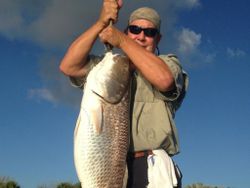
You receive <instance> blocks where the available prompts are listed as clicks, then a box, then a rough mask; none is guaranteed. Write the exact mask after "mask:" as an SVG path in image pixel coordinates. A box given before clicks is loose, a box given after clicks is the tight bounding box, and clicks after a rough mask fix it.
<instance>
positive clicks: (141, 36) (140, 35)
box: [137, 31, 145, 40]
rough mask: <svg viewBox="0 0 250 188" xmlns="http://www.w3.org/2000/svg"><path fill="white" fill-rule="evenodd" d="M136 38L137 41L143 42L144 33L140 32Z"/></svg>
mask: <svg viewBox="0 0 250 188" xmlns="http://www.w3.org/2000/svg"><path fill="white" fill-rule="evenodd" d="M137 38H138V39H139V40H144V39H145V34H144V31H141V32H140V33H139V34H138V36H137Z"/></svg>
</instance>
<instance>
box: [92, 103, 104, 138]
mask: <svg viewBox="0 0 250 188" xmlns="http://www.w3.org/2000/svg"><path fill="white" fill-rule="evenodd" d="M89 115H90V123H91V125H92V126H93V130H94V133H96V134H97V135H99V134H101V132H102V129H103V107H102V104H101V103H100V102H99V103H94V104H93V105H92V106H91V109H90V114H89Z"/></svg>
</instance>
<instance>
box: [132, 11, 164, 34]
mask: <svg viewBox="0 0 250 188" xmlns="http://www.w3.org/2000/svg"><path fill="white" fill-rule="evenodd" d="M138 19H145V20H148V21H150V22H152V23H153V24H154V25H155V27H156V28H157V29H158V30H159V31H160V27H161V18H160V16H159V14H158V13H157V12H156V10H154V9H152V8H149V7H141V8H138V9H136V10H135V11H133V12H132V13H131V15H130V18H129V24H130V23H131V22H133V21H134V20H138Z"/></svg>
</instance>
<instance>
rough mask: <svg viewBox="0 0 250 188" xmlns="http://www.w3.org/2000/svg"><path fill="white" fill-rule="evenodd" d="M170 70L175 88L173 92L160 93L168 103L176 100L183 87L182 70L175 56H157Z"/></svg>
mask: <svg viewBox="0 0 250 188" xmlns="http://www.w3.org/2000/svg"><path fill="white" fill-rule="evenodd" d="M159 57H160V58H161V59H162V60H163V61H164V62H165V63H166V64H167V65H168V67H169V68H170V71H171V73H172V75H173V77H174V82H175V83H174V84H175V87H174V89H173V90H171V91H168V92H161V93H162V94H163V95H164V96H165V97H166V100H168V101H174V100H176V99H177V98H178V97H179V96H180V94H181V92H182V90H183V88H184V87H186V86H185V81H184V76H183V73H184V72H183V70H182V67H181V65H180V62H179V60H178V58H177V56H175V55H173V54H168V55H160V56H159Z"/></svg>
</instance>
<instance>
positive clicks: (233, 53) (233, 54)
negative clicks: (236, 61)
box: [227, 48, 246, 58]
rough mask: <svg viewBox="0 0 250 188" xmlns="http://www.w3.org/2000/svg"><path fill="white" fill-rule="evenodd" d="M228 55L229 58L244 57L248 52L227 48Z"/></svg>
mask: <svg viewBox="0 0 250 188" xmlns="http://www.w3.org/2000/svg"><path fill="white" fill-rule="evenodd" d="M227 55H228V56H229V57H232V58H233V57H243V56H245V55H246V52H244V51H243V50H240V49H238V48H237V49H232V48H227Z"/></svg>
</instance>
